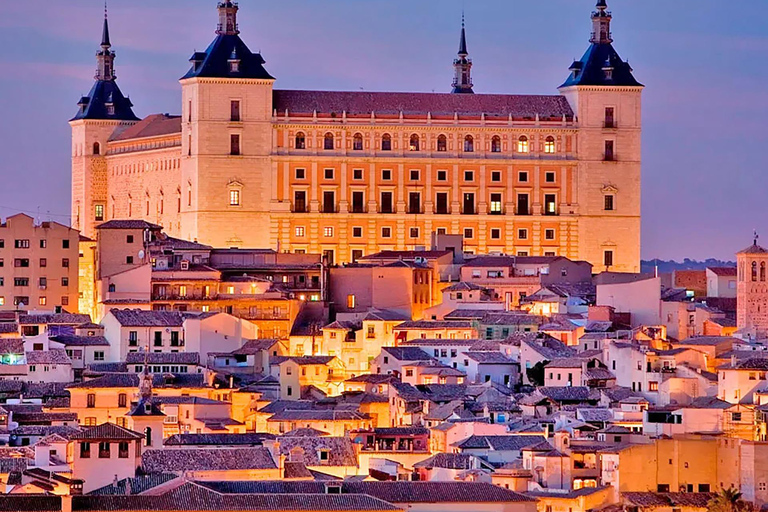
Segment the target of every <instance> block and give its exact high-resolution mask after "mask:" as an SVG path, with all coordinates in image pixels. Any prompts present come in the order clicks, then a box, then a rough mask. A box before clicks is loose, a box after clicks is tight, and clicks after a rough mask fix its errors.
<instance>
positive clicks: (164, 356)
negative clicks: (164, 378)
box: [125, 352, 200, 364]
mask: <svg viewBox="0 0 768 512" xmlns="http://www.w3.org/2000/svg"><path fill="white" fill-rule="evenodd" d="M145 358H146V360H147V361H148V362H149V364H200V354H199V353H198V352H147V353H145V352H129V353H128V354H126V356H125V362H126V363H127V364H144V361H145Z"/></svg>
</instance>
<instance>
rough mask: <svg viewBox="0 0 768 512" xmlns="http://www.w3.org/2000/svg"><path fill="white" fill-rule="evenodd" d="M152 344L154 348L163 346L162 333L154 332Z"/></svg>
mask: <svg viewBox="0 0 768 512" xmlns="http://www.w3.org/2000/svg"><path fill="white" fill-rule="evenodd" d="M154 344H155V346H156V347H162V346H163V331H155V332H154Z"/></svg>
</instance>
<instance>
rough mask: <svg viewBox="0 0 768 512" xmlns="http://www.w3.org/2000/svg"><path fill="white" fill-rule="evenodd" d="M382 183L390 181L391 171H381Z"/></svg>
mask: <svg viewBox="0 0 768 512" xmlns="http://www.w3.org/2000/svg"><path fill="white" fill-rule="evenodd" d="M381 179H382V181H390V180H391V179H392V171H391V170H390V169H383V170H382V171H381Z"/></svg>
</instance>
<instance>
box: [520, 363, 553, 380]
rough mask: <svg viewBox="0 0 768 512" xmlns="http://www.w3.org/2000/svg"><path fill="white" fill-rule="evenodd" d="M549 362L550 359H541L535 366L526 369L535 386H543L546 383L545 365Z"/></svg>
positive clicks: (526, 373)
mask: <svg viewBox="0 0 768 512" xmlns="http://www.w3.org/2000/svg"><path fill="white" fill-rule="evenodd" d="M548 363H549V361H546V360H545V361H539V362H538V363H536V364H535V365H533V368H528V369H527V370H525V375H526V376H527V377H528V380H529V381H530V382H531V384H533V385H534V386H543V385H544V367H545V366H546V365H547V364H548Z"/></svg>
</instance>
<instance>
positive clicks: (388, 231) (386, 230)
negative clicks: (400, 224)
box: [381, 227, 392, 238]
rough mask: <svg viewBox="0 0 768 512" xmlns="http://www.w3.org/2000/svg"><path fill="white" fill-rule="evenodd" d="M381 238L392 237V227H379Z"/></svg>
mask: <svg viewBox="0 0 768 512" xmlns="http://www.w3.org/2000/svg"><path fill="white" fill-rule="evenodd" d="M381 238H392V228H390V227H383V228H381Z"/></svg>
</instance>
